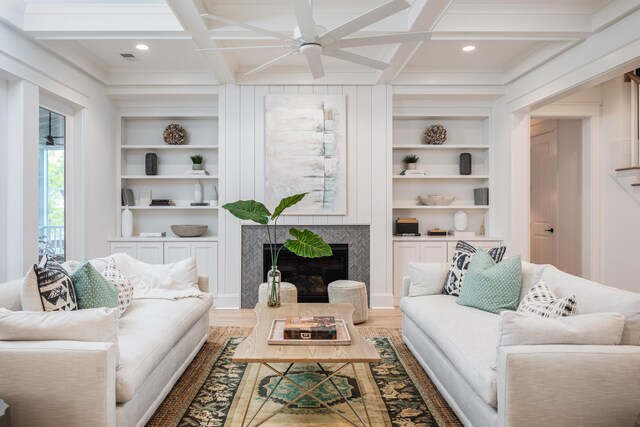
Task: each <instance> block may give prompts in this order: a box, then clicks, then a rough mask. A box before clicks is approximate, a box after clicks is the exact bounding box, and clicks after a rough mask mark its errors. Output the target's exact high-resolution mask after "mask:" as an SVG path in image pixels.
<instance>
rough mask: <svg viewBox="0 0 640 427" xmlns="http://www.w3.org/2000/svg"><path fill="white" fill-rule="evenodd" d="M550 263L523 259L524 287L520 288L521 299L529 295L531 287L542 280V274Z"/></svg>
mask: <svg viewBox="0 0 640 427" xmlns="http://www.w3.org/2000/svg"><path fill="white" fill-rule="evenodd" d="M547 266H548V264H532V263H530V262H527V261H522V287H521V288H520V301H522V299H523V298H524V296H525V295H527V292H529V289H531V288H533V287H534V286H535V285H536V283H538V282H539V281H540V276H541V275H542V272H543V271H544V269H545V267H547Z"/></svg>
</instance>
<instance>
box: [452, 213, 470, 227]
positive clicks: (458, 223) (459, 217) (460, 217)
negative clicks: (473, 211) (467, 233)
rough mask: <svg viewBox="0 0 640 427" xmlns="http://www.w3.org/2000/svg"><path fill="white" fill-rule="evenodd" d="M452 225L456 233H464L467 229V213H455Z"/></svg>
mask: <svg viewBox="0 0 640 427" xmlns="http://www.w3.org/2000/svg"><path fill="white" fill-rule="evenodd" d="M453 225H454V226H455V228H456V231H464V230H466V228H467V213H466V212H465V211H456V213H455V214H453Z"/></svg>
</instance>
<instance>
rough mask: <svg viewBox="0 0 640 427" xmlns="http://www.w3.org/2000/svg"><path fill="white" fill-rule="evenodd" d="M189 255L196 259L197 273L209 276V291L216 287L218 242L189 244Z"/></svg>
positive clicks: (214, 290)
mask: <svg viewBox="0 0 640 427" xmlns="http://www.w3.org/2000/svg"><path fill="white" fill-rule="evenodd" d="M191 256H192V257H194V258H195V259H196V266H197V267H198V274H199V275H201V276H209V292H212V293H213V292H217V289H218V243H216V242H198V243H192V244H191Z"/></svg>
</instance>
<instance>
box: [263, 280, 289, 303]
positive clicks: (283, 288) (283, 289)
mask: <svg viewBox="0 0 640 427" xmlns="http://www.w3.org/2000/svg"><path fill="white" fill-rule="evenodd" d="M268 300H269V287H268V286H267V284H266V283H261V284H260V288H259V289H258V302H267V301H268ZM280 302H294V303H295V302H298V289H297V288H296V286H295V285H293V284H291V283H289V282H281V283H280Z"/></svg>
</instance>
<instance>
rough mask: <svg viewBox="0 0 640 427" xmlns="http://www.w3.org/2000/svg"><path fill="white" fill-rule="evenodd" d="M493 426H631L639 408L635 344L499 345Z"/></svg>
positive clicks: (638, 363)
mask: <svg viewBox="0 0 640 427" xmlns="http://www.w3.org/2000/svg"><path fill="white" fill-rule="evenodd" d="M496 370H497V378H496V381H497V389H498V423H497V424H498V426H509V427H518V426H530V425H532V422H534V424H535V425H553V426H578V425H585V426H586V425H590V426H597V425H603V426H604V425H610V426H613V425H628V426H632V425H633V424H634V422H635V420H636V417H637V415H638V412H640V347H638V346H597V345H527V346H513V347H499V348H498V358H497V369H496Z"/></svg>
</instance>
